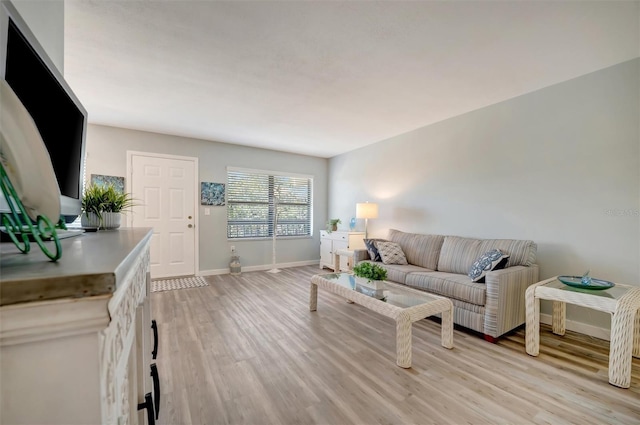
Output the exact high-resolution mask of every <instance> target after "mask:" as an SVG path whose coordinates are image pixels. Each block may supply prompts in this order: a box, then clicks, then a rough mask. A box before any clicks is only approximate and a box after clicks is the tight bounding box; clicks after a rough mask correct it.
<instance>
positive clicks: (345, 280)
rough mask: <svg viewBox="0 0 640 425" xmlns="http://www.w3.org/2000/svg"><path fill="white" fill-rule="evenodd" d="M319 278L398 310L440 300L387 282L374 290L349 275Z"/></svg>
mask: <svg viewBox="0 0 640 425" xmlns="http://www.w3.org/2000/svg"><path fill="white" fill-rule="evenodd" d="M320 277H322V278H324V279H327V280H329V281H331V282H333V283H335V284H338V285H341V286H343V287H345V288H348V289H353V290H354V291H356V292H360V293H361V294H365V295H368V296H370V297H372V298H376V299H379V300H381V301H384V302H386V303H389V304H391V305H394V306H396V307H400V308H408V307H414V306H417V305H421V304H426V303H429V302H431V301H435V300H437V299H440V298H438V297H434V296H431V295H429V294H428V293H426V292H425V293H421V292H418V290H411V289H408V288H407V289H405V288H402V287H399V286H398V285H396V284H389V283H387V282H384V283H383V288H382V289H381V290H375V289H373V288H370V287H368V286H366V285H361V284H359V283H358V282H357V281H356V280H357V278H356V277H355V276H354V275H352V274H350V273H328V274H323V275H320Z"/></svg>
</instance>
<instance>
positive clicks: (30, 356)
mask: <svg viewBox="0 0 640 425" xmlns="http://www.w3.org/2000/svg"><path fill="white" fill-rule="evenodd" d="M151 235H152V233H151V231H150V229H142V228H137V229H119V230H114V231H102V232H96V233H85V234H83V235H81V236H77V237H73V238H69V239H64V240H63V241H62V249H63V255H62V258H61V259H60V260H59V261H58V262H56V263H53V262H51V261H49V259H48V258H46V257H45V256H44V255H43V254H42V253H39V252H37V251H36V250H32V251H31V252H30V253H29V254H22V253H19V252H18V251H17V249H16V248H15V247H13V246H12V245H10V244H2V246H1V258H0V276H1V284H0V396H1V404H0V423H6V424H36V423H39V424H100V423H102V424H118V425H121V424H146V423H148V422H149V421H151V422H153V420H151V415H149V414H148V413H149V412H151V411H152V410H153V407H151V406H150V404H151V405H153V404H154V401H153V399H154V398H155V400H156V401H157V400H158V397H159V383H158V377H157V369H156V370H155V371H153V370H152V369H155V365H153V366H152V357H153V356H152V351H154V350H155V349H154V345H155V346H156V347H157V345H156V344H157V339H156V340H155V341H154V337H153V336H152V333H153V332H152V320H151V311H150V310H151V309H150V307H151V306H150V302H149V289H150V288H149V286H150V274H149V243H150V239H151ZM154 325H155V323H154ZM156 329H157V328H156ZM154 373H155V376H152V375H154ZM154 384H155V391H154ZM156 393H158V394H156ZM139 407H141V408H142V409H141V410H139ZM146 407H149V408H150V409H151V410H145V409H144V408H146Z"/></svg>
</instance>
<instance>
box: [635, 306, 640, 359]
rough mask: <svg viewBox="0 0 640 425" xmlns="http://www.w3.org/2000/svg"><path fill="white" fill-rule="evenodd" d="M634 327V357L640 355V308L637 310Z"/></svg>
mask: <svg viewBox="0 0 640 425" xmlns="http://www.w3.org/2000/svg"><path fill="white" fill-rule="evenodd" d="M633 329H634V330H633V357H640V309H638V311H636V320H635V325H634V326H633Z"/></svg>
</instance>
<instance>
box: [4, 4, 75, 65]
mask: <svg viewBox="0 0 640 425" xmlns="http://www.w3.org/2000/svg"><path fill="white" fill-rule="evenodd" d="M10 3H11V4H13V6H14V7H15V8H16V10H17V11H18V13H19V14H20V16H22V19H24V21H25V22H26V23H27V25H29V29H31V32H33V34H34V35H35V36H36V38H37V39H38V41H39V42H40V44H42V47H43V48H44V50H45V51H46V52H47V54H48V55H49V57H50V58H51V60H52V61H53V63H54V64H55V65H56V67H57V68H58V70H59V71H60V72H61V73H64V1H63V0H11V2H10Z"/></svg>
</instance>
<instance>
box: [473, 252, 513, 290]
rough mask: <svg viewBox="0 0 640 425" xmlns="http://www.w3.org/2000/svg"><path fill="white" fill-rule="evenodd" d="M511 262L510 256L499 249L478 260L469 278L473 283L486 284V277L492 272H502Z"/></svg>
mask: <svg viewBox="0 0 640 425" xmlns="http://www.w3.org/2000/svg"><path fill="white" fill-rule="evenodd" d="M507 261H509V254H506V253H504V252H502V251H500V250H499V249H492V250H491V251H487V252H485V253H484V254H482V255H481V256H480V258H478V259H477V260H476V262H475V263H473V265H472V266H471V269H470V270H469V277H470V278H471V280H472V281H473V282H478V283H484V277H485V275H486V274H487V273H488V272H490V271H491V270H500V269H503V268H504V266H505V265H506V264H507Z"/></svg>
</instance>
